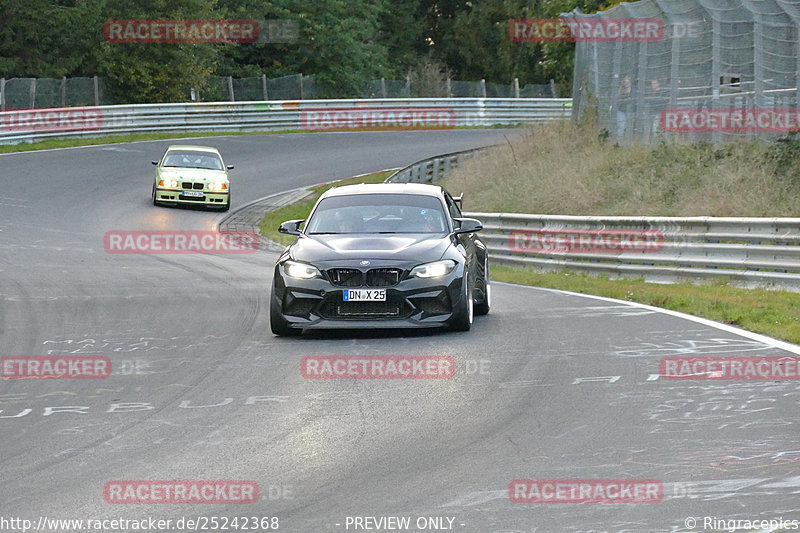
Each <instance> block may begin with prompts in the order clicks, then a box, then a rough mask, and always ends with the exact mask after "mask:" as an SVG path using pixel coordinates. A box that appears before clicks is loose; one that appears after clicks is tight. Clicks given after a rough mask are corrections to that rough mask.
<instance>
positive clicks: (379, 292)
mask: <svg viewBox="0 0 800 533" xmlns="http://www.w3.org/2000/svg"><path fill="white" fill-rule="evenodd" d="M344 301H345V302H385V301H386V289H345V291H344Z"/></svg>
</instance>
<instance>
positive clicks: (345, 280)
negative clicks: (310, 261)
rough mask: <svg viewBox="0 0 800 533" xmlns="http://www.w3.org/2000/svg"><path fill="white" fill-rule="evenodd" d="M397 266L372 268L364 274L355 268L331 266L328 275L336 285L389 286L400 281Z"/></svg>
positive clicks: (400, 271)
mask: <svg viewBox="0 0 800 533" xmlns="http://www.w3.org/2000/svg"><path fill="white" fill-rule="evenodd" d="M402 274H403V271H402V270H401V269H399V268H373V269H371V270H368V271H367V272H366V274H365V273H364V272H363V271H361V270H359V269H357V268H331V269H330V270H328V277H329V278H330V280H331V283H333V284H334V285H336V286H337V287H363V286H365V285H366V286H367V287H391V286H392V285H397V284H398V283H399V282H400V276H401V275H402Z"/></svg>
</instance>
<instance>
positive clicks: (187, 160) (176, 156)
mask: <svg viewBox="0 0 800 533" xmlns="http://www.w3.org/2000/svg"><path fill="white" fill-rule="evenodd" d="M161 166H162V167H178V168H204V169H208V170H223V169H224V167H223V165H222V159H220V157H219V156H218V155H217V154H214V153H211V152H196V151H189V150H181V151H177V150H170V151H169V152H168V153H167V155H166V156H164V162H163V163H162V164H161Z"/></svg>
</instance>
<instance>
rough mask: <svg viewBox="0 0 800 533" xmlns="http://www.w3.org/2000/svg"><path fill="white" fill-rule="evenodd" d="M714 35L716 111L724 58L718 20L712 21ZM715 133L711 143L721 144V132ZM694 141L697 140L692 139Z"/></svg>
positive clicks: (713, 60)
mask: <svg viewBox="0 0 800 533" xmlns="http://www.w3.org/2000/svg"><path fill="white" fill-rule="evenodd" d="M711 27H712V28H713V34H712V35H711V106H710V107H711V108H712V109H716V108H718V107H719V89H720V88H719V85H720V76H721V75H722V58H721V54H720V31H721V25H720V22H719V20H717V19H716V18H715V19H714V20H712V21H711ZM714 130H715V131H713V132H712V133H711V142H712V143H719V141H720V140H721V135H720V132H719V131H718V130H717V129H716V128H714ZM692 140H693V141H694V140H696V139H692Z"/></svg>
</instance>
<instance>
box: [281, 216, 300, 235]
mask: <svg viewBox="0 0 800 533" xmlns="http://www.w3.org/2000/svg"><path fill="white" fill-rule="evenodd" d="M303 222H305V219H302V218H301V219H298V220H287V221H286V222H284V223H283V224H281V225H280V227H279V228H278V232H279V233H285V234H287V235H300V224H302V223H303Z"/></svg>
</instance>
